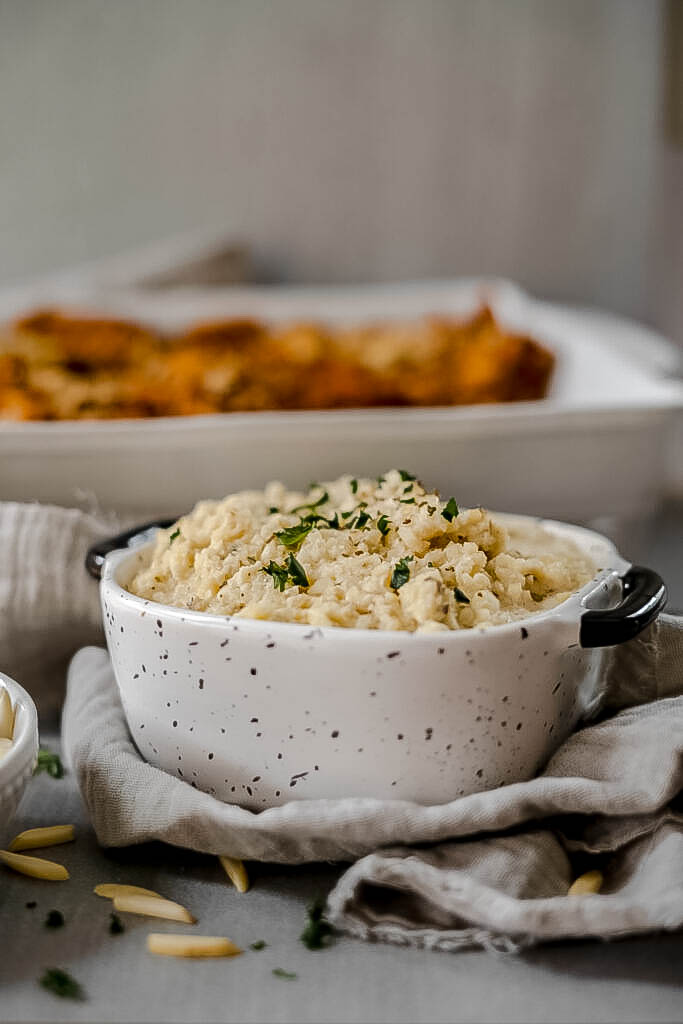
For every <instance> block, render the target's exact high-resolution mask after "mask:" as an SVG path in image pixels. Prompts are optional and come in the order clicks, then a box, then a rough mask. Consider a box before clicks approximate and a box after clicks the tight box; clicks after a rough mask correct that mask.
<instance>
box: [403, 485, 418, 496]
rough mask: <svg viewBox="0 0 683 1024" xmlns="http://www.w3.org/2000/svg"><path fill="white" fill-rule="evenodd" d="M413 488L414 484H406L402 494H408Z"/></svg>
mask: <svg viewBox="0 0 683 1024" xmlns="http://www.w3.org/2000/svg"><path fill="white" fill-rule="evenodd" d="M414 486H415V484H406V485H405V487H404V488H403V493H404V494H410V492H411V491H412V489H413V487H414Z"/></svg>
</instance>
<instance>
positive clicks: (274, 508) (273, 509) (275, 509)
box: [268, 505, 280, 516]
mask: <svg viewBox="0 0 683 1024" xmlns="http://www.w3.org/2000/svg"><path fill="white" fill-rule="evenodd" d="M279 511H280V509H279V508H278V507H277V505H271V506H270V508H269V509H268V512H269V513H270V515H271V516H274V515H275V513H276V512H279Z"/></svg>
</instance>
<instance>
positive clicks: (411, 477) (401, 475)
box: [398, 469, 417, 483]
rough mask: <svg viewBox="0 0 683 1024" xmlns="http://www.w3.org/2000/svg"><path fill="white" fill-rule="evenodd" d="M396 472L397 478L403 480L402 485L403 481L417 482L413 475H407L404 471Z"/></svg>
mask: <svg viewBox="0 0 683 1024" xmlns="http://www.w3.org/2000/svg"><path fill="white" fill-rule="evenodd" d="M398 472H399V476H400V477H401V480H403V481H404V483H405V481H407V480H417V477H416V476H414V474H413V473H407V472H406V471H405V469H399V471H398Z"/></svg>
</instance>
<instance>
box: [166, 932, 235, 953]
mask: <svg viewBox="0 0 683 1024" xmlns="http://www.w3.org/2000/svg"><path fill="white" fill-rule="evenodd" d="M147 949H148V950H149V952H150V953H156V954H158V955H159V956H184V957H202V956H237V955H238V954H239V953H241V952H242V950H241V949H240V948H239V946H236V945H235V943H234V942H232V941H231V940H230V939H226V938H223V937H222V936H218V935H173V934H165V935H162V934H160V933H159V932H152V934H151V935H148V936H147Z"/></svg>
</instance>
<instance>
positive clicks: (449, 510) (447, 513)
mask: <svg viewBox="0 0 683 1024" xmlns="http://www.w3.org/2000/svg"><path fill="white" fill-rule="evenodd" d="M459 511H460V510H459V509H458V503H457V501H456V500H455V498H449V499H448V501H447V502H446V504H445V505H444V507H443V508H442V509H441V515H442V516H443V517H444V519H447V520H448V522H449V523H452V522H453V520H454V519H455V517H456V516H457V515H458V514H459Z"/></svg>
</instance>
